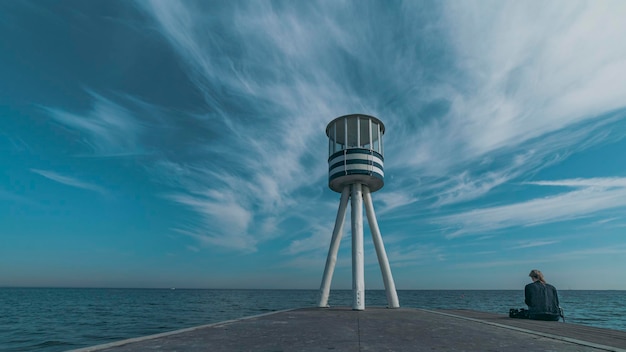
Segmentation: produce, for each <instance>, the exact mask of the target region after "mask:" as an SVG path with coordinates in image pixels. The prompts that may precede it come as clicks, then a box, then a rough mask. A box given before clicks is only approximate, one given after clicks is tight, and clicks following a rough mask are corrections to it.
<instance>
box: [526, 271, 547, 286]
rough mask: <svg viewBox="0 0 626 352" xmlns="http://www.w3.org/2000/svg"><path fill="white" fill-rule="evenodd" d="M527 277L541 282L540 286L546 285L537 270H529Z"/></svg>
mask: <svg viewBox="0 0 626 352" xmlns="http://www.w3.org/2000/svg"><path fill="white" fill-rule="evenodd" d="M528 276H530V277H532V278H533V279H536V280H539V282H541V283H542V284H545V283H546V279H544V278H543V274H542V273H541V271H539V270H537V269H533V270H531V271H530V274H528Z"/></svg>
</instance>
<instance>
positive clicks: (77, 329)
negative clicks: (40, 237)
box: [0, 288, 626, 352]
mask: <svg viewBox="0 0 626 352" xmlns="http://www.w3.org/2000/svg"><path fill="white" fill-rule="evenodd" d="M365 297H366V301H365V303H366V309H367V306H386V303H387V301H386V295H385V291H383V290H367V291H366V292H365ZM318 298H319V291H318V290H221V289H220V290H216V289H111V288H106V289H104V288H0V351H42V352H43V351H45V352H53V351H67V350H71V349H77V348H82V347H88V346H93V345H99V344H104V343H109V342H113V341H118V340H123V339H128V338H133V337H139V336H146V335H152V334H157V333H162V332H167V331H172V330H177V329H183V328H188V327H193V326H198V325H205V324H210V323H216V322H220V321H226V320H232V319H237V318H242V317H246V316H253V315H259V314H264V313H268V312H273V311H279V310H285V309H291V308H301V307H315V306H316V305H317V301H318ZM398 298H399V300H400V305H401V307H409V308H422V309H474V310H480V311H486V312H492V313H499V314H508V311H509V309H510V308H523V307H525V305H524V292H523V290H399V291H398ZM559 298H560V302H561V306H562V307H563V308H564V310H565V320H566V322H567V323H574V324H583V325H590V326H595V327H601V328H609V329H616V330H622V331H626V291H582V290H561V291H559ZM329 304H330V305H331V306H351V305H352V291H350V290H332V291H331V293H330V298H329Z"/></svg>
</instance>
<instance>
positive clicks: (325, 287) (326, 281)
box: [318, 185, 350, 307]
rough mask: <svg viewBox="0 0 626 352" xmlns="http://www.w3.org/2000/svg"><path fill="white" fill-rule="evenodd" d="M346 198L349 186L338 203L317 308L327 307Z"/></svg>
mask: <svg viewBox="0 0 626 352" xmlns="http://www.w3.org/2000/svg"><path fill="white" fill-rule="evenodd" d="M348 198H350V186H349V185H348V186H345V187H344V188H343V191H342V192H341V200H340V201H339V209H338V210H337V218H336V219H335V228H334V230H333V237H332V239H331V240H330V247H329V248H328V256H327V257H326V267H325V268H324V276H323V277H322V284H321V286H320V300H319V304H318V307H328V295H329V293H330V283H331V281H332V279H333V273H334V271H335V264H336V263H337V252H338V251H339V243H340V242H341V236H342V234H343V223H344V221H345V220H346V208H347V207H348Z"/></svg>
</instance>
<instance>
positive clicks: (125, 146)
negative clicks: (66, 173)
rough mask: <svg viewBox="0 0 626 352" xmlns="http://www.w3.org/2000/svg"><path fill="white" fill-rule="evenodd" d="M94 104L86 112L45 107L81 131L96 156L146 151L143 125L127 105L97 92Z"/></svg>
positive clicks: (59, 120) (94, 96)
mask: <svg viewBox="0 0 626 352" xmlns="http://www.w3.org/2000/svg"><path fill="white" fill-rule="evenodd" d="M90 94H91V96H92V97H93V99H94V101H93V107H92V109H91V111H89V112H88V113H87V114H85V115H79V114H74V113H70V112H67V111H65V110H61V109H56V108H46V110H47V111H48V113H49V114H50V116H51V117H52V118H54V119H55V120H57V121H58V122H60V123H62V124H63V125H65V126H67V127H69V128H71V129H74V130H76V131H79V133H80V135H81V136H82V137H83V138H82V142H83V143H86V144H87V145H88V146H90V147H91V148H92V149H93V152H94V153H95V154H96V156H126V155H135V154H143V153H144V151H142V150H141V147H140V143H139V140H138V139H139V135H140V134H141V132H142V130H143V128H142V127H141V125H140V124H139V123H137V121H136V119H135V118H134V116H133V115H132V114H131V113H130V111H129V110H128V109H126V108H125V107H123V106H122V105H119V104H117V103H115V102H113V101H111V100H109V99H106V98H104V97H102V96H100V95H98V94H95V93H90Z"/></svg>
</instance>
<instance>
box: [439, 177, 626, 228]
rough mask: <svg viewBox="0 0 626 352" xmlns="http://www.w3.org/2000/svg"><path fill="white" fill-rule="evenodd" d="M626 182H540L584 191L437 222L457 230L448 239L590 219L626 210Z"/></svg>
mask: <svg viewBox="0 0 626 352" xmlns="http://www.w3.org/2000/svg"><path fill="white" fill-rule="evenodd" d="M625 182H626V181H625V180H624V179H621V178H611V179H606V178H596V179H587V180H582V179H576V180H561V181H537V182H533V184H537V185H550V186H554V185H562V186H565V185H566V186H576V187H580V186H584V187H583V188H582V189H576V190H573V191H569V192H565V193H561V194H558V195H556V196H550V197H545V198H536V199H532V200H529V201H524V202H520V203H514V204H509V205H503V206H497V207H489V208H482V209H475V210H471V211H468V212H464V213H458V214H454V215H449V216H444V217H440V218H438V219H435V222H437V223H439V224H442V225H444V226H447V227H451V228H454V229H456V231H454V232H453V233H451V234H449V235H448V237H458V236H462V235H468V234H474V235H478V234H481V233H483V232H489V231H494V230H498V229H502V228H508V227H514V226H533V225H538V224H544V223H550V222H557V221H564V220H571V219H576V218H581V217H586V216H591V215H594V214H596V213H598V212H600V211H603V210H607V209H614V208H621V207H625V206H626V183H625Z"/></svg>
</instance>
